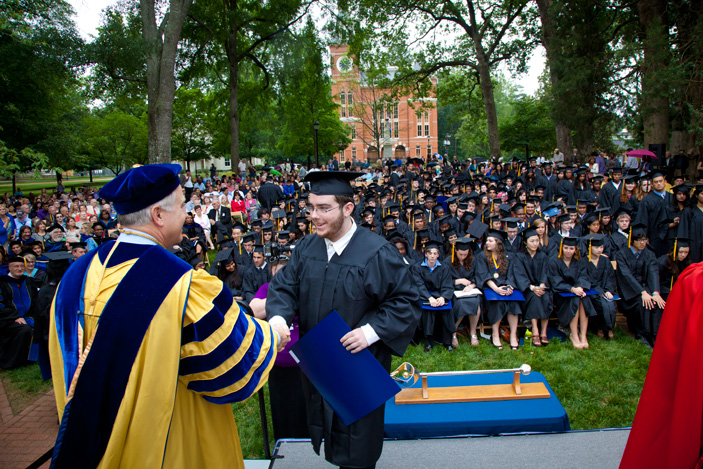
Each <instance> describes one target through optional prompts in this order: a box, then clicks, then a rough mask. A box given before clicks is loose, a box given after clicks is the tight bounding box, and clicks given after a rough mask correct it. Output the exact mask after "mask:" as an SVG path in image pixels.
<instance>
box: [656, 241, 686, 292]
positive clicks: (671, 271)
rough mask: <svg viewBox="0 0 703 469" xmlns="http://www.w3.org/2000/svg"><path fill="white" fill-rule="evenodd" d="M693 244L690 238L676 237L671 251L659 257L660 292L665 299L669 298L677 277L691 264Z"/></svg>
mask: <svg viewBox="0 0 703 469" xmlns="http://www.w3.org/2000/svg"><path fill="white" fill-rule="evenodd" d="M690 253H691V245H690V243H689V240H688V239H685V238H681V237H679V238H676V239H675V240H674V247H673V249H672V250H671V252H670V253H668V254H665V255H663V256H661V257H659V258H658V259H657V264H658V265H659V293H660V294H661V296H662V298H663V299H664V301H667V300H668V299H669V293H671V290H672V289H673V288H674V284H675V283H676V279H678V278H679V274H681V272H683V271H684V270H685V269H686V267H688V266H689V265H691V256H690Z"/></svg>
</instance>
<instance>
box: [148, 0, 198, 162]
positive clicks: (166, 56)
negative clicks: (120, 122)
mask: <svg viewBox="0 0 703 469" xmlns="http://www.w3.org/2000/svg"><path fill="white" fill-rule="evenodd" d="M191 3H192V0H171V1H170V5H169V10H168V12H167V13H166V15H165V16H164V18H163V20H162V21H161V24H160V25H158V26H157V24H156V12H155V10H154V9H155V5H154V0H140V6H141V13H142V26H143V35H144V42H145V43H146V47H147V52H146V69H147V73H146V75H147V77H146V81H147V101H148V104H147V114H148V140H147V145H148V152H149V163H152V164H153V163H170V162H171V128H172V121H173V98H174V94H175V91H176V79H175V77H174V68H175V64H176V56H177V52H178V42H179V40H180V37H181V30H182V29H183V23H184V21H185V19H186V16H187V15H188V10H189V9H190V5H191Z"/></svg>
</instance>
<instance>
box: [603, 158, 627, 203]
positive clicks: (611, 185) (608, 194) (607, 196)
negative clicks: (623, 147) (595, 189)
mask: <svg viewBox="0 0 703 469" xmlns="http://www.w3.org/2000/svg"><path fill="white" fill-rule="evenodd" d="M610 177H611V179H610V180H609V181H608V182H607V183H605V184H604V185H603V186H602V187H601V189H600V194H598V206H599V207H611V208H612V209H613V210H617V207H619V206H620V197H621V196H622V191H623V189H624V187H623V186H624V184H625V183H624V182H623V181H622V180H621V178H622V167H620V166H616V167H614V168H613V169H612V170H611V172H610Z"/></svg>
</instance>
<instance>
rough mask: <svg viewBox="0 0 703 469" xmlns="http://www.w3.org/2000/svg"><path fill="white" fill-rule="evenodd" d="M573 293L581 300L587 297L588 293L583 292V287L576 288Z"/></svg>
mask: <svg viewBox="0 0 703 469" xmlns="http://www.w3.org/2000/svg"><path fill="white" fill-rule="evenodd" d="M571 291H572V292H574V295H576V296H578V297H579V298H583V297H584V296H586V292H585V291H583V288H581V287H574V288H572V289H571Z"/></svg>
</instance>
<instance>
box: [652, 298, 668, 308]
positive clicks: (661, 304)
mask: <svg viewBox="0 0 703 469" xmlns="http://www.w3.org/2000/svg"><path fill="white" fill-rule="evenodd" d="M652 300H654V302H655V303H656V304H657V306H659V307H660V308H661V309H664V307H665V306H666V301H664V298H662V297H661V295H652Z"/></svg>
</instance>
